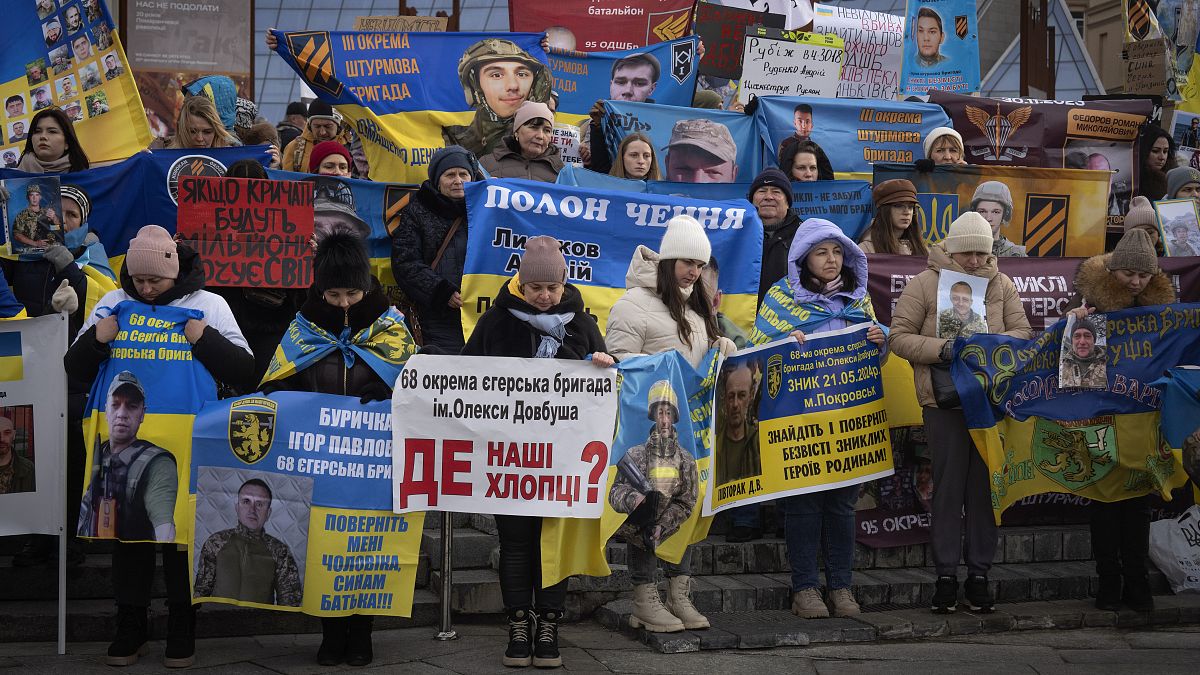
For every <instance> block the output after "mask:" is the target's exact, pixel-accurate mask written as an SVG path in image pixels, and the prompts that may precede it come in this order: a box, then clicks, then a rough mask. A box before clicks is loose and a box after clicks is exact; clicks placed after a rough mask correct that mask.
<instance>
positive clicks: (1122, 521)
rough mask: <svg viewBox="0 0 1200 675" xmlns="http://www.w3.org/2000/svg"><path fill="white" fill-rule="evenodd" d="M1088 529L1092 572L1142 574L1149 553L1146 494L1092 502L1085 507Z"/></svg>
mask: <svg viewBox="0 0 1200 675" xmlns="http://www.w3.org/2000/svg"><path fill="white" fill-rule="evenodd" d="M1088 515H1089V516H1090V518H1091V529H1092V557H1093V558H1095V560H1096V574H1098V575H1100V576H1102V577H1104V576H1116V575H1124V576H1125V577H1129V578H1136V577H1145V576H1146V559H1147V558H1148V557H1149V556H1150V502H1149V501H1148V499H1147V498H1146V497H1135V498H1134V499H1124V500H1121V501H1119V502H1097V501H1093V502H1092V505H1091V506H1089V507H1088Z"/></svg>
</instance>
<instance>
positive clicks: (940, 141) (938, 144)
mask: <svg viewBox="0 0 1200 675" xmlns="http://www.w3.org/2000/svg"><path fill="white" fill-rule="evenodd" d="M946 145H949V146H950V147H951V148H952V149H954V150H957V151H958V154H959V155H961V154H963V152H964V150H963V146H962V143H959V142H958V139H957V138H955V137H954V134H942V135H941V136H938V137H937V140H936V141H934V142H933V145H931V146H929V156H930V157H932V156H933V153H935V152H937V151H938V150H940V149H942V147H943V146H946Z"/></svg>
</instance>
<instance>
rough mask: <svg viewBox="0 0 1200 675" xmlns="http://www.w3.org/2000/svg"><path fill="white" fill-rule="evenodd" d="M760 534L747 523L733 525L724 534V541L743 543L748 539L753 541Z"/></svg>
mask: <svg viewBox="0 0 1200 675" xmlns="http://www.w3.org/2000/svg"><path fill="white" fill-rule="evenodd" d="M760 536H761V535H760V534H759V532H758V530H756V529H754V528H753V527H749V526H747V525H734V526H733V529H732V530H730V531H729V534H727V535H725V541H727V542H729V543H730V544H744V543H746V542H748V541H754V540H755V539H758V538H759V537H760Z"/></svg>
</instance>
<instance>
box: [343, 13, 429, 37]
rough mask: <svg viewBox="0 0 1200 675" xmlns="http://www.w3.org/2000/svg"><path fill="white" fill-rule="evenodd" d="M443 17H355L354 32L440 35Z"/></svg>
mask: <svg viewBox="0 0 1200 675" xmlns="http://www.w3.org/2000/svg"><path fill="white" fill-rule="evenodd" d="M447 21H449V17H445V16H356V17H354V30H356V31H366V32H374V33H442V32H445V30H446V22H447Z"/></svg>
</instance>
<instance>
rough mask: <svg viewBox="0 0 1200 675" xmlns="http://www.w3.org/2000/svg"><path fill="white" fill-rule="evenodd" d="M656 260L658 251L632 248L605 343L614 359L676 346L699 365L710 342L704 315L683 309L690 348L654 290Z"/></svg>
mask: <svg viewBox="0 0 1200 675" xmlns="http://www.w3.org/2000/svg"><path fill="white" fill-rule="evenodd" d="M658 261H659V257H658V254H657V253H655V252H654V251H651V250H650V249H648V248H646V247H645V246H638V247H637V250H636V251H634V252H633V260H631V261H630V262H629V271H628V272H626V273H625V288H627V289H628V290H627V291H625V295H622V296H621V298H620V299H619V300H617V302H616V304H614V305H613V306H612V310H610V311H609V313H608V326H607V328H606V329H605V333H604V344H606V345H608V353H609V354H612V355H613V356H614V357H615V358H616V359H617V360H623V359H627V358H629V357H632V356H641V355H643V354H658V353H660V352H665V351H668V350H671V349H677V350H679V352H680V353H681V354H683V357H684V358H685V359H687V360H688V363H690V364H692V366H695V367H699V365H700V361H701V360H702V359H703V358H704V354H705V352H707V351H708V348H709V347H710V346H711V345H712V341H711V340H709V339H708V336H707V334H706V332H705V329H704V319H703V318H701V316H700V315H699V314H697V313H696V312H695V310H693V309H691V308H690V307H689V308H686V309H685V310H684V317H685V318H686V319H687V322H688V324H689V325H690V326H691V327H692V332H691V335H692V346H691V347H690V348H689V347H688V346H687V345H686V344H684V343H683V341H682V340H680V339H679V334H678V332H677V331H676V326H675V320H674V319H672V318H671V312H670V311H668V310H667V305H666V303H664V302H663V301H662V300H661V299H659V297H658V293H657V292H656V291H655V286H656V281H657V279H658Z"/></svg>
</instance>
